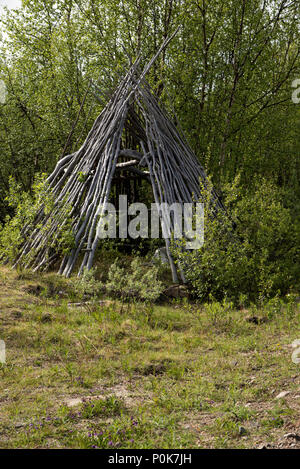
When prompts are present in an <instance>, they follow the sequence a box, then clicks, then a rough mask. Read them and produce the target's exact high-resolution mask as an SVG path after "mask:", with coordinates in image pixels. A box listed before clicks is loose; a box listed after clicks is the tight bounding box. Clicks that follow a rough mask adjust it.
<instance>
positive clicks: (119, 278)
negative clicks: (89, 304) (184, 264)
mask: <svg viewBox="0 0 300 469" xmlns="http://www.w3.org/2000/svg"><path fill="white" fill-rule="evenodd" d="M105 289H106V291H107V292H108V293H110V294H113V295H115V296H118V297H121V298H122V299H126V300H129V299H132V298H136V299H139V300H143V301H156V300H157V299H158V298H159V296H160V295H161V293H162V291H163V284H162V282H161V281H160V280H158V267H156V266H154V267H151V268H145V266H144V265H143V263H142V260H141V259H139V258H135V259H134V260H133V261H132V262H131V265H130V268H129V270H128V268H122V267H121V266H120V265H119V263H118V261H115V262H114V263H113V264H112V265H111V267H110V269H109V272H108V281H107V283H106V284H105Z"/></svg>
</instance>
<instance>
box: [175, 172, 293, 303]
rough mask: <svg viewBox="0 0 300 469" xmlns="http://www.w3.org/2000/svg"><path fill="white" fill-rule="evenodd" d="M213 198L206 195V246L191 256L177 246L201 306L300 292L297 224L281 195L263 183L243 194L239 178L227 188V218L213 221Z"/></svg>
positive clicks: (177, 256) (270, 184) (180, 258)
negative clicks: (299, 286) (299, 287)
mask: <svg viewBox="0 0 300 469" xmlns="http://www.w3.org/2000/svg"><path fill="white" fill-rule="evenodd" d="M210 194H211V192H210V189H207V190H203V197H204V206H205V215H204V218H205V225H204V226H205V235H204V245H203V247H202V248H201V249H199V250H197V251H196V250H195V251H189V252H187V251H185V252H184V250H183V251H182V250H181V249H179V248H176V247H173V251H174V252H175V255H176V258H177V262H180V263H181V265H182V266H183V268H184V272H185V275H186V278H187V281H188V283H189V285H190V288H191V290H192V292H193V293H194V295H195V296H196V297H197V298H199V299H200V300H203V301H205V300H206V299H207V298H209V297H210V296H212V297H214V298H215V299H217V300H222V299H223V298H224V297H227V298H229V299H231V300H233V301H234V302H235V303H236V304H238V303H239V299H240V298H243V301H245V300H246V301H247V302H250V301H254V302H255V301H257V300H263V299H264V298H270V297H273V296H275V295H276V294H286V293H287V292H288V291H289V290H290V289H293V288H296V287H297V281H298V278H299V252H298V250H297V249H298V248H297V246H299V224H297V222H296V221H295V222H294V220H293V219H292V215H291V211H290V209H289V208H286V207H285V206H284V205H283V202H282V196H281V194H280V192H279V190H278V189H277V188H276V187H275V186H274V185H273V184H272V183H270V182H268V181H266V180H261V181H259V183H258V184H257V185H256V187H255V190H254V191H253V192H252V193H250V194H244V193H243V191H242V189H241V188H240V187H239V182H238V179H237V180H236V181H235V183H234V184H233V185H231V186H227V187H226V188H225V206H226V207H227V210H228V215H229V216H228V215H226V214H224V213H220V214H219V215H218V217H217V218H215V219H212V218H211V217H210V216H209V210H208V208H209V206H210ZM232 220H234V221H235V223H236V227H235V229H234V230H233V223H232ZM297 257H298V259H297Z"/></svg>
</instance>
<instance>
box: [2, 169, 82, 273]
mask: <svg viewBox="0 0 300 469" xmlns="http://www.w3.org/2000/svg"><path fill="white" fill-rule="evenodd" d="M6 201H7V203H8V205H9V207H10V208H11V209H12V211H13V215H12V216H9V215H7V216H6V219H5V224H4V225H3V226H2V227H1V229H0V256H1V258H2V259H5V260H8V261H9V262H12V261H14V260H16V257H17V256H18V255H19V254H20V249H21V247H22V244H23V243H24V240H25V239H24V236H23V233H24V230H25V229H26V231H27V233H30V231H31V230H33V229H34V224H33V222H34V221H35V218H36V215H37V213H38V211H39V210H41V209H43V210H44V212H45V214H46V215H49V217H48V219H47V222H46V223H45V224H44V225H43V226H41V225H38V228H39V229H40V230H41V234H42V235H46V236H47V235H48V234H49V233H48V232H49V229H50V227H51V223H52V215H51V212H52V209H53V206H54V199H53V196H52V194H51V192H50V191H49V190H48V185H47V182H46V175H45V174H41V175H37V176H36V178H35V181H34V184H33V186H32V194H29V193H27V192H22V190H21V186H20V184H18V183H16V181H15V179H14V178H13V177H11V178H10V181H9V194H8V196H7V198H6ZM70 211H71V207H67V209H66V211H65V212H64V213H63V217H64V218H63V221H62V222H61V223H59V224H58V228H57V231H56V233H55V234H54V235H52V236H48V249H49V255H50V252H52V253H53V252H57V254H58V255H59V254H60V255H64V254H66V253H67V252H68V251H69V250H70V249H71V248H72V246H73V242H74V236H73V233H72V219H71V217H70ZM34 254H35V253H34V251H31V252H29V253H27V254H26V255H25V256H24V260H23V264H26V262H28V261H29V260H30V259H32V258H33V256H34Z"/></svg>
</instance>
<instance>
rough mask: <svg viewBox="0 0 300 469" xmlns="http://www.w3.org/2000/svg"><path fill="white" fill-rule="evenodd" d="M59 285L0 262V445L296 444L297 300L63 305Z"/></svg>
mask: <svg viewBox="0 0 300 469" xmlns="http://www.w3.org/2000/svg"><path fill="white" fill-rule="evenodd" d="M37 284H39V285H42V286H47V291H48V294H46V293H45V291H43V289H42V291H41V292H38V293H39V295H38V296H37V295H36V294H33V293H31V294H30V293H28V286H29V285H31V286H32V285H33V286H34V285H37ZM68 288H70V287H68V284H67V283H65V282H64V281H63V280H59V279H57V278H56V277H55V276H54V275H48V276H43V277H40V276H30V275H25V276H24V275H19V276H18V274H17V273H16V272H11V271H10V270H9V269H5V268H1V269H0V339H3V340H5V342H6V349H7V361H6V364H5V365H1V364H0V447H1V448H15V447H22V448H40V447H42V448H45V447H46V448H49V447H50V448H55V447H80V448H86V447H91V446H96V447H101V448H105V447H121V448H172V447H173V448H192V447H193V448H223V447H230V448H253V447H259V446H260V445H262V444H268V443H269V444H271V445H272V446H275V447H281V446H285V447H288V446H290V445H296V447H297V446H298V447H299V441H297V440H296V439H294V438H293V437H291V438H286V437H285V438H284V435H285V434H286V433H291V432H292V433H297V431H298V434H300V428H299V425H300V420H299V419H300V415H299V409H300V402H299V397H300V396H299V395H300V380H299V365H295V364H294V363H293V362H292V360H291V352H292V350H291V347H290V346H289V344H291V342H292V341H293V340H295V339H298V338H300V330H299V307H298V308H296V307H292V306H291V305H289V306H288V307H286V308H282V307H281V308H280V306H279V305H278V303H276V302H274V304H273V305H269V306H268V307H267V308H265V309H264V310H256V311H255V312H254V311H248V312H247V311H234V310H232V309H230V308H228V309H226V307H221V306H220V305H218V304H214V305H212V306H210V307H206V308H204V307H200V306H197V307H196V306H192V305H188V304H184V303H181V304H180V303H174V304H173V305H171V306H170V305H169V306H155V307H154V308H152V307H149V306H146V305H138V304H137V305H132V306H130V307H127V306H125V307H122V306H121V305H120V304H119V303H116V302H115V303H113V302H109V301H108V302H106V303H104V304H101V305H100V304H99V302H98V304H97V305H96V304H95V305H85V306H70V305H68V303H70V301H74V297H73V298H72V292H71V291H69V295H68V297H66V296H65V295H64V294H63V295H62V294H61V293H59V290H62V291H63V293H65V292H66V291H67V289H68ZM31 290H32V291H33V290H34V288H29V291H31ZM50 294H51V295H50ZM70 294H71V299H70ZM64 296H65V297H64ZM249 314H250V315H251V314H252V315H253V314H255V315H256V316H257V317H262V318H264V319H266V322H262V323H261V324H258V325H257V324H254V323H252V322H248V321H247V320H246V316H249ZM281 391H290V393H289V394H288V395H287V396H286V397H285V398H284V399H275V397H276V395H277V394H278V393H279V392H281ZM82 399H85V401H84V402H82V401H81V400H82Z"/></svg>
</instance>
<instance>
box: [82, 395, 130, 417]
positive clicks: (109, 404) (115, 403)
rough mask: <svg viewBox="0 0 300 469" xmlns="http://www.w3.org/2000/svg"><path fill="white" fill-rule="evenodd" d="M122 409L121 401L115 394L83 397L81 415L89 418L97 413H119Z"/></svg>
mask: <svg viewBox="0 0 300 469" xmlns="http://www.w3.org/2000/svg"><path fill="white" fill-rule="evenodd" d="M123 409H124V405H123V402H122V401H121V400H120V399H118V398H117V397H115V396H110V397H107V398H106V399H91V398H90V399H84V400H83V408H82V416H83V418H86V419H90V418H93V417H95V416H97V415H105V416H111V415H120V414H121V413H122V411H123Z"/></svg>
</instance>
